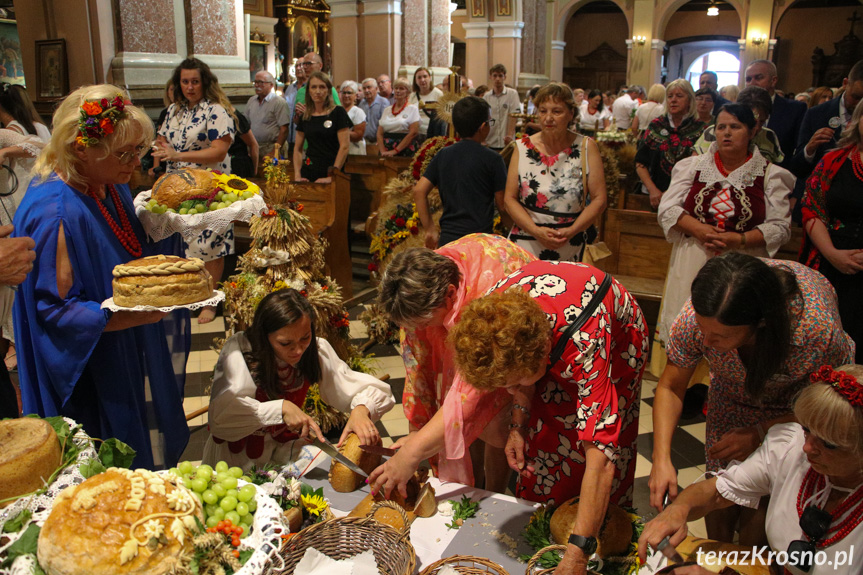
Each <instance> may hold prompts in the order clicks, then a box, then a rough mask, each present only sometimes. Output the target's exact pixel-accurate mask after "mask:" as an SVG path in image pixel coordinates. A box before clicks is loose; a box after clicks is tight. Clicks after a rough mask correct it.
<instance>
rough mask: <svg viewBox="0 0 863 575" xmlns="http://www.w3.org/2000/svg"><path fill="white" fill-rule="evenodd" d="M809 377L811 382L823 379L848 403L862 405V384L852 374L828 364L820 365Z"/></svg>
mask: <svg viewBox="0 0 863 575" xmlns="http://www.w3.org/2000/svg"><path fill="white" fill-rule="evenodd" d="M809 379H810V380H811V381H812V382H813V383H815V382H819V381H823V382H824V383H826V384H828V385H831V386H832V387H833V389H835V390H836V391H838V392H839V393H840V394H841V395H842V397H844V398H845V399H847V400H848V403H850V404H851V405H853V406H854V407H863V385H861V384H860V382H858V381H857V378H856V377H854V376H853V375H848V374H847V373H845V372H844V371H836V370H835V369H833V368H832V367H830V366H829V365H822V366H821V367H820V368H819V369H818V371H816V372H815V373H813V374H812V375H810V376H809Z"/></svg>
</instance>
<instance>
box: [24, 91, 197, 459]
mask: <svg viewBox="0 0 863 575" xmlns="http://www.w3.org/2000/svg"><path fill="white" fill-rule="evenodd" d="M53 124H54V134H53V136H52V138H51V142H50V144H49V145H48V146H47V147H46V148H45V151H44V152H43V153H42V155H41V156H40V157H39V160H38V161H37V163H36V168H35V169H36V172H37V174H38V176H39V178H38V180H34V182H33V183H32V184H31V186H30V188H29V190H28V191H27V194H26V195H25V196H24V200H23V202H22V203H21V205H20V206H19V208H18V212H17V213H16V215H15V232H16V234H18V235H21V236H29V237H31V238H33V240H34V241H35V243H36V260H35V261H34V262H33V271H32V272H31V273H30V274H29V275H28V276H27V279H26V280H25V281H24V283H22V284H21V286H20V287H19V289H18V294H17V296H16V298H15V338H16V341H18V342H19V351H18V356H19V358H18V370H19V380H20V384H21V398H22V401H23V404H24V413H38V414H39V415H41V416H55V415H64V416H67V417H71V418H73V419H75V420H76V421H78V422H79V423H80V424H82V425H83V426H84V430H85V431H86V432H87V433H89V434H90V435H91V436H93V437H116V438H118V439H120V440H121V441H124V442H125V443H127V444H129V445H131V446H132V447H133V448H134V449H135V451H136V452H137V455H136V456H135V461H134V464H135V465H136V466H139V467H148V468H153V467H154V466H165V465H167V466H170V465H173V464H174V463H175V462H176V461H177V460H178V459H179V457H180V455H181V454H182V452H183V449H184V448H185V446H186V442H187V440H188V436H189V430H188V427H187V426H186V421H185V417H184V414H183V398H182V395H181V393H180V391H181V389H182V380H183V378H184V376H185V374H184V373H180V374H177V375H175V374H174V371H173V368H172V365H173V363H172V362H173V360H172V357H171V351H170V350H169V347H168V340H167V338H166V326H165V325H163V323H164V322H161V321H160V320H161V319H162V318H163V316H164V315H165V314H164V313H161V312H135V311H118V312H113V313H112V312H110V311H108V310H105V309H102V308H101V304H102V302H103V301H105V300H106V299H108V298H110V297H111V296H112V293H113V290H112V286H111V282H112V279H113V276H112V272H113V270H114V269H115V267H117V266H122V265H124V264H126V263H128V262H129V261H131V260H134V259H137V258H140V257H142V256H150V255H157V254H158V253H159V250H160V248H161V246H157V245H153V244H151V243H149V241H148V239H147V235H146V234H145V233H144V230H143V228H142V227H141V224H140V223H139V221H138V218H136V217H135V209H134V207H133V205H132V195H131V194H130V192H129V187H128V182H129V179H130V178H131V177H132V173H133V172H134V171H135V168H136V167H138V166H139V165H140V157H141V155H142V154H143V152H144V151H145V150H146V149H147V146H148V144H149V143H150V141H151V140H152V138H153V124H152V122H151V121H150V119H149V118H148V117H147V115H146V114H145V113H144V111H143V110H142V109H141V108H138V107H137V106H134V105H133V104H132V103H131V102H129V101H128V99H127V96H126V95H125V94H124V93H123V92H122V91H121V89H120V88H117V87H116V86H111V85H108V84H103V85H98V86H85V87H83V88H79V89H78V90H76V91H74V92H72V93H71V94H70V95H69V96H68V97H67V98H66V99H65V100H64V101H63V103H62V104H60V106H59V108H58V109H57V111H56V113H55V114H54V122H53ZM181 319H182V320H183V321H181V322H177V327H185V328H186V329H187V328H188V314H186V315H185V317H183V318H181ZM171 325H172V326H173V325H174V324H173V323H172V324H171ZM173 335H175V336H176V335H179V334H173ZM174 341H175V344H177V345H178V347H180V348H184V347H185V345H184V344H185V341H186V340H185V339H184V338H182V337H175V338H174ZM118 382H122V385H118ZM145 382H146V383H145ZM148 396H149V397H151V398H152V404H153V409H154V410H155V420H156V421H157V422H158V430H157V436H158V437H159V438H160V442H161V444H160V445H156V444H153V443H152V442H151V432H150V430H149V429H148V414H147V412H148V408H149V406H148V399H147V397H148Z"/></svg>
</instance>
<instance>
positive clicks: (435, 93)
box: [408, 66, 443, 141]
mask: <svg viewBox="0 0 863 575" xmlns="http://www.w3.org/2000/svg"><path fill="white" fill-rule="evenodd" d="M442 96H443V92H442V91H441V89H440V88H438V87H436V86H432V77H431V72H429V69H428V68H425V67H422V66H420V67H419V68H417V69H416V70H415V71H414V84H413V91H412V92H411V95H410V97H409V98H408V103H410V104H414V105H416V106H417V108H418V109H419V108H420V107H421V106H420V102H423V103H429V104H430V103H432V102H437V101H438V99H440V98H441V97H442ZM429 112H431V110H429ZM432 115H434V113H432ZM430 121H431V117H430V116H429V115H428V114H426V112H425V111H422V110H420V135H419V138H418V139H419V140H420V141H422V140H425V139H426V137H427V136H428V131H429V122H430ZM434 135H436V134H434V133H433V134H432V136H434Z"/></svg>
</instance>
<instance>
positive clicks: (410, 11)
mask: <svg viewBox="0 0 863 575" xmlns="http://www.w3.org/2000/svg"><path fill="white" fill-rule="evenodd" d="M432 3H433V4H434V1H432ZM402 8H403V10H404V21H405V22H410V26H405V32H404V42H405V44H404V46H403V47H402V54H403V55H404V62H403V64H405V65H413V66H423V65H425V63H426V62H428V27H429V22H428V6H427V0H404V3H403V4H402Z"/></svg>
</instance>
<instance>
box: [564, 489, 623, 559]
mask: <svg viewBox="0 0 863 575" xmlns="http://www.w3.org/2000/svg"><path fill="white" fill-rule="evenodd" d="M577 514H578V497H573V498H572V499H570V500H569V501H566V502H564V503H563V504H562V505H561V506H560V507H558V508H557V509H556V510H555V512H554V514H553V515H552V516H551V522H550V525H551V536H552V538H553V539H554V541H555V543H558V544H560V545H566V544H567V542H568V541H569V536H570V534H571V533H572V528H573V526H574V525H575V517H576V515H577ZM597 542H598V546H597V548H596V552H597V554H599V556H600V557H619V556H621V555H626V552H627V550H628V549H629V544H630V543H631V542H632V518H631V517H630V516H629V513H627V512H626V511H624V510H623V509H621V508H620V507H618V506H617V505H613V504H609V505H608V511H606V513H605V521H603V522H602V528H601V529H600V532H599V537H597Z"/></svg>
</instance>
